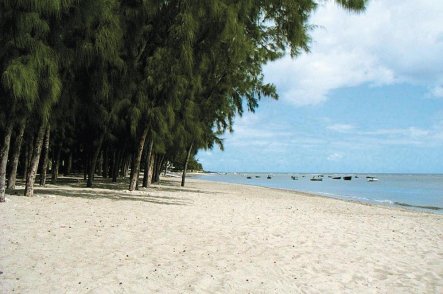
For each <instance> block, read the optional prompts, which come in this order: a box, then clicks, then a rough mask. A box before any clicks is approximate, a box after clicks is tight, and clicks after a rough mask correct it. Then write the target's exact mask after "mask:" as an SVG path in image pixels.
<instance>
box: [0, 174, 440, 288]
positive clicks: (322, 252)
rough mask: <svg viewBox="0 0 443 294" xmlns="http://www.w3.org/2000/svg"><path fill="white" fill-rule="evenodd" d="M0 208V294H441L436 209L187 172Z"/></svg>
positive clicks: (49, 190) (63, 189) (47, 191)
mask: <svg viewBox="0 0 443 294" xmlns="http://www.w3.org/2000/svg"><path fill="white" fill-rule="evenodd" d="M81 185H82V184H81V183H75V182H74V183H71V184H69V185H63V186H53V185H48V186H47V187H45V188H37V192H36V194H37V197H34V198H26V197H22V196H12V195H8V196H7V202H6V203H5V204H2V205H0V223H1V235H0V247H1V250H0V271H1V274H0V290H1V291H0V292H2V293H152V292H160V293H188V292H199V293H202V292H204V293H443V216H442V215H436V214H429V213H420V212H411V211H405V210H400V209H392V208H387V207H378V206H371V205H364V204H358V203H351V202H345V201H341V200H334V199H328V198H324V197H316V196H310V195H306V194H301V193H296V192H288V191H281V190H274V189H268V188H259V187H252V186H241V185H228V184H221V183H211V182H204V181H199V180H194V179H190V180H188V182H187V187H186V188H180V187H179V182H178V180H176V179H166V181H164V182H163V184H162V185H158V186H154V187H153V188H150V189H148V190H141V191H137V192H132V193H131V192H129V191H126V190H124V187H126V183H121V184H116V185H115V186H114V185H111V184H104V183H102V184H99V185H98V186H99V188H97V189H88V188H83V187H81Z"/></svg>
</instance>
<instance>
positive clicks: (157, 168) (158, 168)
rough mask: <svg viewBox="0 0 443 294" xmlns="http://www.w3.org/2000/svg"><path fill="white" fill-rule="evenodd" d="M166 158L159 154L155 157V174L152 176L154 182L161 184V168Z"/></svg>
mask: <svg viewBox="0 0 443 294" xmlns="http://www.w3.org/2000/svg"><path fill="white" fill-rule="evenodd" d="M164 158H165V156H164V155H162V156H159V155H158V154H157V155H156V156H155V163H154V172H153V174H152V179H153V180H152V182H153V183H158V182H160V173H161V166H162V164H163V160H164Z"/></svg>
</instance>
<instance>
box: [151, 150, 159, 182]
mask: <svg viewBox="0 0 443 294" xmlns="http://www.w3.org/2000/svg"><path fill="white" fill-rule="evenodd" d="M159 160H160V157H159V155H158V154H154V155H153V165H152V177H151V183H152V184H154V183H155V182H156V177H157V176H156V175H157V167H158V161H159Z"/></svg>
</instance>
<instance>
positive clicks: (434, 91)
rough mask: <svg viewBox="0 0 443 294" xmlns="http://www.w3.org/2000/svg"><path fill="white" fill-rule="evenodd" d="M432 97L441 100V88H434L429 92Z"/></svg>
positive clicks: (442, 92) (442, 90) (442, 95)
mask: <svg viewBox="0 0 443 294" xmlns="http://www.w3.org/2000/svg"><path fill="white" fill-rule="evenodd" d="M431 94H432V96H434V97H439V98H443V86H440V85H438V86H435V87H434V88H433V89H432V91H431Z"/></svg>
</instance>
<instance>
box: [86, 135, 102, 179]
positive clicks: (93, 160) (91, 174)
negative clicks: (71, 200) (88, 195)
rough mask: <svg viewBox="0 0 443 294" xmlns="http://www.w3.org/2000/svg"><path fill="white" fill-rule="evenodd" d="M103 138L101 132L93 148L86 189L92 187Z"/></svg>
mask: <svg viewBox="0 0 443 294" xmlns="http://www.w3.org/2000/svg"><path fill="white" fill-rule="evenodd" d="M104 138H105V133H104V132H103V133H102V135H101V136H100V138H99V140H98V144H97V147H96V148H95V151H94V154H93V155H92V158H91V162H90V166H89V172H88V182H87V183H86V187H92V182H93V181H94V172H95V166H96V164H97V160H98V156H99V155H100V150H101V148H102V144H103V139H104Z"/></svg>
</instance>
